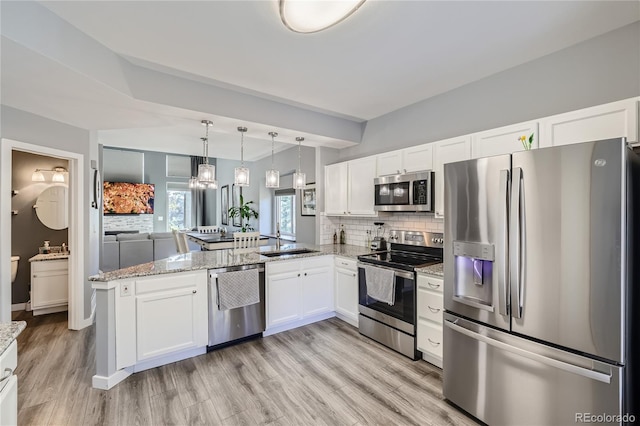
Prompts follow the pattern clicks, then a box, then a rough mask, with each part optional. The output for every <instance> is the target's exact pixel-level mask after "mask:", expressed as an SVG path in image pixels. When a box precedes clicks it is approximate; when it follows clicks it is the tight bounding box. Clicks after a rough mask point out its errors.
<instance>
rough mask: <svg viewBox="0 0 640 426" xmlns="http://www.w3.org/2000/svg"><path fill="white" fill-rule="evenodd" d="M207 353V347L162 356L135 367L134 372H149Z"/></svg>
mask: <svg viewBox="0 0 640 426" xmlns="http://www.w3.org/2000/svg"><path fill="white" fill-rule="evenodd" d="M206 353H207V347H206V346H203V347H201V348H195V349H188V350H186V351H181V352H177V353H174V354H171V355H165V356H160V357H157V358H153V359H150V360H147V361H142V362H139V363H137V364H136V365H134V366H133V372H134V373H139V372H140V371H144V370H148V369H150V368H155V367H160V366H161V365H166V364H171V363H172V362H177V361H182V360H183V359H187V358H193V357H194V356H198V355H202V354H206Z"/></svg>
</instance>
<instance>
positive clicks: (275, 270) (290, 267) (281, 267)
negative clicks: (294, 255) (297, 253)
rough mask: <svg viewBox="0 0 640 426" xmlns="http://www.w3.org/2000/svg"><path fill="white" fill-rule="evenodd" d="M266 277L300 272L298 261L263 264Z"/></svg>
mask: <svg viewBox="0 0 640 426" xmlns="http://www.w3.org/2000/svg"><path fill="white" fill-rule="evenodd" d="M265 269H266V273H267V276H271V275H273V274H285V273H287V272H296V273H297V272H298V271H299V270H300V261H299V260H295V259H294V260H278V261H273V262H267V263H266V264H265Z"/></svg>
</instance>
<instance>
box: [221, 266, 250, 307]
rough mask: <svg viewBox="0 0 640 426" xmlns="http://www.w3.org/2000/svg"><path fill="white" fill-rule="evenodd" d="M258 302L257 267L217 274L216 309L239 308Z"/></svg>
mask: <svg viewBox="0 0 640 426" xmlns="http://www.w3.org/2000/svg"><path fill="white" fill-rule="evenodd" d="M258 302H260V284H259V279H258V268H253V269H245V270H244V271H234V272H224V273H221V274H218V309H219V310H221V311H226V310H227V309H233V308H240V307H242V306H247V305H253V304H254V303H258Z"/></svg>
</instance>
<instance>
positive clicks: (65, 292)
mask: <svg viewBox="0 0 640 426" xmlns="http://www.w3.org/2000/svg"><path fill="white" fill-rule="evenodd" d="M68 301H69V261H68V260H67V259H57V260H43V261H33V262H31V307H32V309H33V315H41V314H46V313H51V312H59V311H66V310H67V303H68Z"/></svg>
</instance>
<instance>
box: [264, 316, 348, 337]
mask: <svg viewBox="0 0 640 426" xmlns="http://www.w3.org/2000/svg"><path fill="white" fill-rule="evenodd" d="M335 316H336V313H335V312H326V313H324V314H320V315H314V316H312V317H308V318H305V319H303V320H300V321H294V322H290V323H287V324H282V325H279V326H277V327H271V328H269V329H267V330H266V331H265V332H264V333H262V335H263V336H265V337H266V336H271V335H272V334H276V333H281V332H283V331H287V330H293V329H294V328H298V327H302V326H303V325H309V324H313V323H314V322H318V321H322V320H326V319H329V318H333V317H335Z"/></svg>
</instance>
